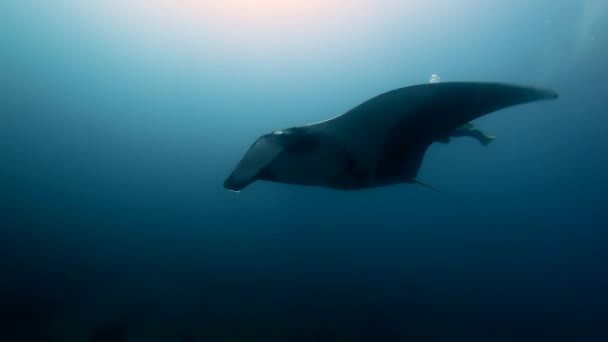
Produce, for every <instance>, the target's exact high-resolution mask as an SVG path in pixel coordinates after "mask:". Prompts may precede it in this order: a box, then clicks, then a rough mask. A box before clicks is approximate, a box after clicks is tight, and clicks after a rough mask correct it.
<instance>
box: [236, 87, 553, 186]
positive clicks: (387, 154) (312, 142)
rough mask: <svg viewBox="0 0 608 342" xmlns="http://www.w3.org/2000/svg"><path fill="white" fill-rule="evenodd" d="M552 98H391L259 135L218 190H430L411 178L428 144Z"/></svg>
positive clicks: (490, 94)
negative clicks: (281, 186)
mask: <svg viewBox="0 0 608 342" xmlns="http://www.w3.org/2000/svg"><path fill="white" fill-rule="evenodd" d="M557 97H558V94H557V93H556V92H555V91H552V90H548V89H540V88H534V87H527V86H520V85H512V84H505V83H489V82H443V83H426V84H421V85H414V86H409V87H404V88H399V89H395V90H391V91H388V92H386V93H383V94H381V95H378V96H376V97H373V98H371V99H369V100H367V101H365V102H363V103H361V104H360V105H358V106H356V107H355V108H353V109H351V110H349V111H347V112H346V113H344V114H342V115H339V116H337V117H334V118H332V119H328V120H325V121H322V122H318V123H313V124H307V125H302V126H296V127H291V128H286V129H281V130H276V131H274V132H271V133H268V134H265V135H262V136H261V137H259V138H258V139H257V140H256V141H255V142H254V143H253V145H252V146H251V147H250V148H249V150H248V151H247V152H246V153H245V155H244V156H243V158H242V159H241V161H240V162H239V163H238V164H237V166H236V168H235V169H234V171H233V172H232V173H231V174H230V176H229V177H228V178H227V179H226V181H225V182H224V187H225V188H226V189H228V190H231V191H236V192H238V191H241V190H243V189H244V188H245V187H247V186H248V185H249V184H251V183H253V182H255V181H257V180H265V181H271V182H279V183H286V184H294V185H304V186H320V187H327V188H331V189H338V190H360V189H367V188H375V187H380V186H388V185H393V184H402V183H418V184H422V185H424V186H427V187H430V186H428V185H425V184H423V183H421V182H419V181H418V180H417V179H416V176H417V174H418V170H419V169H420V166H421V165H422V160H423V159H424V155H425V153H426V151H427V149H428V148H429V146H431V144H433V143H435V142H446V141H449V139H450V137H451V136H457V135H454V132H455V131H456V130H457V129H458V128H459V127H462V126H463V125H466V124H467V123H469V122H470V121H472V120H474V119H476V118H479V117H481V116H483V115H486V114H488V113H491V112H494V111H497V110H500V109H503V108H506V107H510V106H514V105H518V104H523V103H527V102H533V101H539V100H553V99H557ZM433 190H436V189H433Z"/></svg>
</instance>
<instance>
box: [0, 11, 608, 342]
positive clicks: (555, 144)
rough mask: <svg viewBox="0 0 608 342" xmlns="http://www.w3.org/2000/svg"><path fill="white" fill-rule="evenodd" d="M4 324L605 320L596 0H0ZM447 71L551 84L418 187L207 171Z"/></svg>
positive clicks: (110, 337)
mask: <svg viewBox="0 0 608 342" xmlns="http://www.w3.org/2000/svg"><path fill="white" fill-rule="evenodd" d="M0 14H1V16H0V18H1V19H0V51H1V53H0V87H1V88H0V90H1V92H0V96H1V97H0V115H1V116H0V203H1V206H0V208H1V209H0V210H1V221H0V222H1V228H0V266H1V268H0V318H1V319H0V341H10V342H12V341H116V342H121V341H180V342H181V341H258V340H259V341H471V340H484V341H527V340H530V341H556V340H569V341H605V340H608V328H607V327H608V313H607V312H606V307H608V295H607V291H606V290H607V289H608V267H607V265H608V248H607V247H608V229H607V227H608V204H607V203H608V202H607V201H606V195H605V194H606V192H607V191H608V181H607V179H606V174H608V143H606V141H605V136H606V133H605V132H606V129H608V119H607V118H606V113H607V110H606V108H608V97H607V96H606V95H607V93H606V89H608V68H607V67H606V60H608V43H607V39H608V2H605V1H603V0H562V1H549V0H537V1H533V2H532V1H523V0H521V1H520V0H514V1H508V2H507V1H499V0H492V1H481V0H460V1H450V0H432V1H422V0H420V1H388V0H386V1H364V0H353V1H339V0H328V1H317V0H310V1H295V0H294V1H282V2H281V1H272V0H260V1H256V2H254V1H246V0H226V1H215V2H212V1H205V0H201V1H174V2H171V1H169V0H151V1H146V2H144V1H123V2H120V1H105V2H103V3H93V2H85V1H76V0H57V1H53V2H51V1H48V2H42V1H34V0H23V1H17V0H14V1H10V0H9V1H8V2H3V3H2V4H1V5H0ZM433 74H437V75H440V77H441V80H442V81H497V82H509V83H518V84H527V85H533V86H541V87H547V88H552V89H555V90H556V91H558V92H559V93H560V98H559V100H558V101H557V102H542V103H533V104H527V105H523V106H518V107H513V108H508V109H505V110H501V111H499V112H496V113H492V114H490V115H487V116H484V117H482V118H480V119H479V120H476V121H475V125H476V126H477V127H480V128H481V129H483V130H484V131H487V132H488V133H491V134H493V135H496V136H497V139H496V141H495V142H493V143H492V144H490V146H487V147H483V146H480V144H479V143H478V142H476V141H474V140H473V139H466V138H459V139H453V140H452V142H450V143H449V144H434V145H433V146H431V148H430V149H429V151H428V152H427V154H426V157H425V160H424V162H423V165H422V169H421V170H420V173H419V179H420V180H421V181H424V182H425V183H428V184H431V185H432V186H434V187H436V188H438V189H441V190H442V191H445V192H446V193H449V194H451V195H453V196H454V197H456V198H458V199H459V200H460V201H462V202H464V203H466V204H467V208H463V207H462V206H459V205H458V204H456V203H454V202H453V201H450V200H449V199H446V198H445V197H443V196H441V195H439V194H437V193H434V192H431V191H429V190H428V189H425V188H423V187H420V186H416V185H399V186H392V187H385V188H378V189H368V190H364V191H359V192H341V191H335V190H329V189H323V188H314V187H298V186H290V185H284V184H278V183H269V182H256V183H254V184H253V185H251V186H250V187H248V188H247V189H245V190H244V191H243V192H241V193H238V194H235V193H230V192H227V191H226V190H224V189H223V186H222V184H223V182H224V180H225V178H226V177H227V176H228V174H229V173H230V172H231V171H232V169H233V168H234V166H235V165H236V163H237V162H238V161H239V159H240V158H241V156H242V155H243V154H244V153H245V152H246V151H247V149H248V148H249V146H250V145H251V143H252V142H253V141H254V140H255V139H256V138H257V137H258V136H260V135H261V134H265V133H268V132H271V131H273V130H275V129H281V128H285V127H290V126H294V125H301V124H305V123H309V122H315V121H319V120H324V119H327V118H330V117H333V116H336V115H338V114H341V113H343V112H345V111H347V110H349V109H350V108H352V107H354V106H355V105H357V104H359V103H361V102H363V101H365V100H367V99H369V98H370V97H372V96H375V95H378V94H380V93H382V92H385V91H388V90H391V89H394V88H398V87H403V86H407V85H413V84H420V83H426V82H428V81H429V79H430V77H431V75H433Z"/></svg>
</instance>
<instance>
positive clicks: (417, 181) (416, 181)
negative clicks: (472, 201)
mask: <svg viewBox="0 0 608 342" xmlns="http://www.w3.org/2000/svg"><path fill="white" fill-rule="evenodd" d="M414 183H416V184H420V185H422V186H423V187H425V188H427V189H430V190H433V191H435V192H437V193H440V194H442V195H443V196H445V197H447V198H449V199H451V200H452V201H454V202H456V203H458V204H460V205H462V206H463V207H467V205H466V204H464V203H462V202H461V201H459V200H458V199H456V198H455V197H454V196H450V195H448V194H446V193H445V192H443V191H441V190H438V189H436V188H434V187H432V186H430V185H428V184H425V183H422V182H421V181H419V180H416V179H414Z"/></svg>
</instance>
